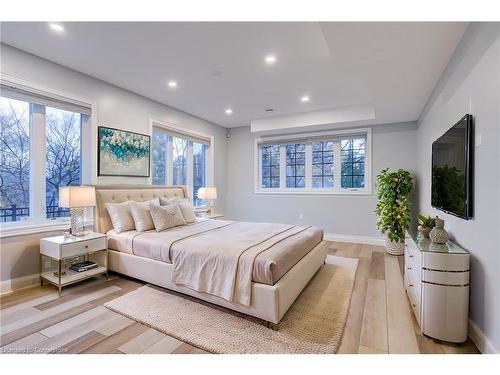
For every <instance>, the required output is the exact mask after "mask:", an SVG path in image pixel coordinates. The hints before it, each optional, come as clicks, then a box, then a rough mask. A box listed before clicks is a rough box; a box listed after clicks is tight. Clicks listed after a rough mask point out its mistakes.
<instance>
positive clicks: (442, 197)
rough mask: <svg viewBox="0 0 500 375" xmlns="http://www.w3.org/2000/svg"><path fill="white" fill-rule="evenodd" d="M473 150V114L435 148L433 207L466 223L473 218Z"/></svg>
mask: <svg viewBox="0 0 500 375" xmlns="http://www.w3.org/2000/svg"><path fill="white" fill-rule="evenodd" d="M473 146H474V145H473V132H472V116H471V115H470V114H467V115H465V116H464V117H462V118H461V119H460V120H459V121H458V122H457V123H456V124H455V125H453V126H452V127H451V128H450V129H449V130H448V131H447V132H446V133H444V134H443V135H442V136H441V137H439V138H438V139H437V140H436V141H434V143H433V144H432V189H431V204H432V206H433V207H435V208H437V209H439V210H442V211H444V212H446V213H449V214H451V215H455V216H458V217H460V218H463V219H466V220H468V219H470V218H472V216H473V211H472V208H473V207H472V196H473V193H472V189H473V186H472V183H473V175H472V172H473V170H472V166H473V160H472V157H473Z"/></svg>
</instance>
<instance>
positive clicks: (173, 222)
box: [149, 203, 187, 232]
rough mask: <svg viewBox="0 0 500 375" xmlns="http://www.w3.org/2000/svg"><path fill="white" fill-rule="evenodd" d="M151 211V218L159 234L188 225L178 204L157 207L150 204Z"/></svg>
mask: <svg viewBox="0 0 500 375" xmlns="http://www.w3.org/2000/svg"><path fill="white" fill-rule="evenodd" d="M149 210H150V211H151V217H152V218H153V223H154V225H155V229H156V231H157V232H161V231H162V230H165V229H168V228H173V227H178V226H179V225H186V224H187V223H186V220H184V216H182V212H181V208H180V207H179V205H178V204H169V205H168V206H156V205H154V204H151V203H150V204H149Z"/></svg>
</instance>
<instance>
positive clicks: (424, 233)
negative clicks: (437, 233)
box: [418, 225, 431, 238]
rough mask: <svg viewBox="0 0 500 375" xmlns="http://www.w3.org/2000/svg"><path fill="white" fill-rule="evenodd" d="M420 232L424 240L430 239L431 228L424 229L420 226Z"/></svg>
mask: <svg viewBox="0 0 500 375" xmlns="http://www.w3.org/2000/svg"><path fill="white" fill-rule="evenodd" d="M418 231H419V233H420V234H421V235H422V237H423V238H429V233H430V232H431V228H427V227H423V226H421V225H419V226H418Z"/></svg>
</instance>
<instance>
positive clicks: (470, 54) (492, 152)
mask: <svg viewBox="0 0 500 375" xmlns="http://www.w3.org/2000/svg"><path fill="white" fill-rule="evenodd" d="M466 113H471V114H472V115H473V117H474V122H475V125H474V126H475V136H476V139H478V138H479V137H480V138H481V140H482V146H480V147H476V148H475V150H474V151H475V156H474V158H475V162H474V170H475V172H474V189H475V191H474V206H475V208H474V219H473V220H470V221H466V220H462V219H459V218H456V217H454V216H451V215H447V214H445V213H443V212H440V211H438V210H435V209H433V208H431V204H430V196H431V192H430V182H431V145H432V142H433V141H434V140H435V139H436V138H438V137H439V136H440V135H442V134H443V133H444V132H445V131H446V130H447V129H448V128H449V127H450V126H452V125H453V124H454V123H455V122H456V121H458V120H459V119H460V118H461V117H462V116H463V115H464V114H466ZM417 145H418V147H417V150H418V179H419V181H420V184H419V191H418V205H419V209H420V211H421V212H423V213H425V214H432V215H435V214H437V215H439V216H440V217H442V218H444V219H445V220H446V224H445V227H446V229H447V230H448V232H449V233H450V235H451V237H452V238H453V239H454V240H455V242H457V243H458V244H460V245H462V246H463V247H464V248H466V249H467V250H469V251H470V252H471V255H472V265H471V283H470V285H471V291H470V318H471V319H472V321H473V322H474V323H475V324H476V325H477V326H478V327H479V328H480V329H481V330H482V332H483V333H484V334H485V335H486V337H487V340H489V343H490V346H491V345H493V346H494V347H495V348H496V351H497V352H499V351H500V287H499V285H500V283H499V280H498V274H499V270H500V242H499V241H498V233H499V230H500V151H499V150H500V24H499V23H473V24H471V26H470V27H469V29H468V30H467V31H466V33H465V34H464V38H463V40H462V41H461V42H460V44H459V46H458V47H457V50H456V52H455V55H454V56H453V58H452V59H451V61H450V64H449V65H448V67H447V68H446V70H445V72H444V74H443V76H442V78H441V80H440V82H439V83H438V85H437V86H436V88H435V90H434V93H433V95H432V96H431V99H430V101H429V103H428V105H427V107H426V110H425V111H424V113H423V114H422V116H421V118H420V120H419V128H418V132H417ZM490 349H491V348H490Z"/></svg>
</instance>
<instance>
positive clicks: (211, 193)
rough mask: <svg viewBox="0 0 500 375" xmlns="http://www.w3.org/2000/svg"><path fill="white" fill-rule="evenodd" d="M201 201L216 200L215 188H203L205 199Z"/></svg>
mask: <svg viewBox="0 0 500 375" xmlns="http://www.w3.org/2000/svg"><path fill="white" fill-rule="evenodd" d="M203 199H217V188H215V187H207V188H205V198H203Z"/></svg>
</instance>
